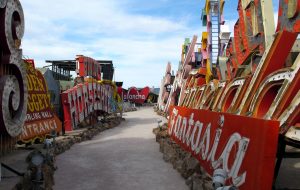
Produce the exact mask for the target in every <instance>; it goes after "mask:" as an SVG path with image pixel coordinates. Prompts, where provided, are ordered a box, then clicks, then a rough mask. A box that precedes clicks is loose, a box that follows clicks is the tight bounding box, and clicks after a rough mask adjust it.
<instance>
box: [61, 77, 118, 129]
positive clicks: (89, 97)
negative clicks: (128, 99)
mask: <svg viewBox="0 0 300 190" xmlns="http://www.w3.org/2000/svg"><path fill="white" fill-rule="evenodd" d="M113 94H114V87H113V85H112V84H111V83H109V84H105V83H100V82H85V83H83V84H78V85H76V86H75V87H73V88H71V89H69V90H67V91H64V92H63V93H62V94H61V98H62V105H63V110H64V126H65V130H66V131H72V130H73V129H76V128H78V125H79V124H80V123H82V122H83V121H84V120H85V119H89V117H90V115H91V114H92V113H94V112H97V111H103V112H106V113H111V112H112V99H113V98H114V96H113Z"/></svg>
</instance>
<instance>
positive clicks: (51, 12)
mask: <svg viewBox="0 0 300 190" xmlns="http://www.w3.org/2000/svg"><path fill="white" fill-rule="evenodd" d="M20 1H21V3H22V5H23V9H24V15H25V35H24V38H23V44H22V48H23V54H24V55H25V56H27V57H30V58H34V59H35V60H36V64H37V66H38V67H42V66H45V65H46V63H45V60H48V59H50V60H55V59H74V58H75V56H76V55H77V54H82V55H86V56H90V57H92V58H94V59H111V60H113V62H114V66H115V67H116V73H115V74H116V78H115V79H116V80H117V81H123V82H124V86H125V87H130V86H137V87H143V86H146V85H147V86H150V87H152V86H156V87H158V86H159V85H160V81H161V78H162V76H163V74H164V72H165V67H166V63H167V62H168V61H171V63H172V66H173V69H174V70H176V69H177V65H178V61H179V59H180V52H181V49H180V48H181V44H182V43H183V41H184V38H186V37H192V36H193V35H194V34H196V35H198V37H199V38H201V35H200V34H201V33H202V31H203V30H205V28H203V27H202V26H201V10H202V8H203V6H204V3H205V1H204V0H150V1H149V0H72V1H71V0H51V1H41V0H30V1H28V0H20ZM273 2H274V9H275V12H276V10H277V6H278V2H277V1H274V0H273ZM275 2H276V3H275ZM236 9H237V1H236V0H227V1H226V3H225V19H226V20H227V23H228V24H229V26H230V27H231V28H230V29H232V26H233V24H234V23H235V21H236V20H237V11H236Z"/></svg>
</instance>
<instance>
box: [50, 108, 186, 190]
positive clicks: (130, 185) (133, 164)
mask: <svg viewBox="0 0 300 190" xmlns="http://www.w3.org/2000/svg"><path fill="white" fill-rule="evenodd" d="M124 117H125V118H126V121H125V122H123V123H122V124H121V125H120V126H119V127H117V128H114V129H111V130H108V131H105V132H103V133H101V134H100V135H98V136H96V137H95V138H94V139H93V140H91V141H86V142H83V143H80V144H77V145H75V146H73V147H72V148H71V149H70V150H69V151H67V152H65V153H64V154H62V155H60V156H58V157H57V161H56V163H57V166H58V170H57V171H56V172H55V182H56V185H55V187H54V189H61V190H71V189H72V190H92V189H95V190H99V189H101V190H110V189H111V190H119V189H120V190H121V189H122V190H135V189H139V190H140V189H143V190H173V189H174V190H175V189H176V190H179V189H180V190H185V189H188V187H187V186H186V185H185V182H184V179H183V178H181V176H180V175H179V173H177V171H176V170H174V169H173V168H172V166H171V164H168V163H165V162H164V161H163V159H162V154H161V153H160V152H159V145H158V144H157V143H156V142H155V139H154V138H155V137H154V135H153V134H152V129H153V128H154V127H155V126H156V125H157V119H158V118H159V116H157V115H155V114H154V112H153V109H152V108H142V109H140V110H138V111H136V112H129V113H126V114H125V115H124Z"/></svg>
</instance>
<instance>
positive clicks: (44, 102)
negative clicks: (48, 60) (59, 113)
mask: <svg viewBox="0 0 300 190" xmlns="http://www.w3.org/2000/svg"><path fill="white" fill-rule="evenodd" d="M26 66H27V88H28V104H27V115H26V121H25V125H24V127H23V133H22V135H21V139H22V140H27V139H30V138H33V137H37V136H43V135H45V134H49V133H50V132H51V131H52V130H55V131H60V130H61V122H60V121H59V119H58V118H57V117H56V116H55V114H54V113H53V111H52V109H51V103H50V94H49V93H48V87H47V84H46V81H45V79H44V77H43V75H42V73H41V72H39V71H38V70H36V69H35V68H34V67H33V66H32V64H30V63H27V65H26Z"/></svg>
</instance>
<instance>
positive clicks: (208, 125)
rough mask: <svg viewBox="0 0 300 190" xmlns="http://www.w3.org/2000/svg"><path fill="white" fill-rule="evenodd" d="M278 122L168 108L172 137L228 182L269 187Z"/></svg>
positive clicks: (204, 165) (237, 184)
mask: <svg viewBox="0 0 300 190" xmlns="http://www.w3.org/2000/svg"><path fill="white" fill-rule="evenodd" d="M278 130H279V122H277V121H266V120H262V119H255V118H250V117H245V116H238V115H232V114H228V113H218V112H212V111H208V110H196V109H189V108H183V107H172V108H171V109H170V118H169V129H168V132H169V134H170V135H171V137H172V138H173V139H174V140H175V141H176V142H177V143H178V144H180V145H181V147H183V148H184V149H185V150H186V151H189V152H191V153H192V154H193V156H195V157H196V158H197V159H198V160H199V162H200V164H201V166H202V167H203V168H204V169H205V170H206V171H207V172H208V173H209V174H210V175H212V174H213V172H214V171H215V170H216V169H223V170H225V171H226V173H227V180H226V184H227V185H235V186H237V187H239V189H257V190H258V189H272V182H273V172H274V165H275V159H276V150H277V139H278Z"/></svg>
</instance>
